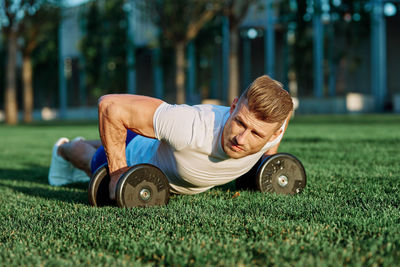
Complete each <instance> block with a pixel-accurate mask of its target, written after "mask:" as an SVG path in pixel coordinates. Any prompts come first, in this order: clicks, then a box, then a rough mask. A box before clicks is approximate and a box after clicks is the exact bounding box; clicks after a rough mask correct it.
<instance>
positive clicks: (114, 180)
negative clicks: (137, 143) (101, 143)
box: [108, 167, 129, 200]
mask: <svg viewBox="0 0 400 267" xmlns="http://www.w3.org/2000/svg"><path fill="white" fill-rule="evenodd" d="M128 169H129V167H124V168H122V169H119V170H117V171H115V172H113V173H111V174H110V184H109V186H108V189H109V193H110V199H113V200H115V197H116V196H115V192H116V191H117V184H118V180H119V178H120V177H121V176H122V175H123V174H124V173H125V172H126V171H128Z"/></svg>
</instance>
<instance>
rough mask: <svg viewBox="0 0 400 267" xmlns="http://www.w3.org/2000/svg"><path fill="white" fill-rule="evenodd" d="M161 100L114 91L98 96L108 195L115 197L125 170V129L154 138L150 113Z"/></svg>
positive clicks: (151, 114)
mask: <svg viewBox="0 0 400 267" xmlns="http://www.w3.org/2000/svg"><path fill="white" fill-rule="evenodd" d="M161 103H162V101H161V100H159V99H156V98H151V97H146V96H139V95H127V94H115V95H105V96H102V97H101V98H100V99H99V132H100V138H101V141H102V143H103V146H104V149H105V151H106V155H107V161H108V168H109V171H110V176H111V177H110V178H111V181H110V187H109V189H110V197H111V198H112V199H114V198H115V187H116V184H117V181H118V179H119V177H120V176H121V175H122V174H123V173H124V172H125V171H126V169H127V163H126V156H125V140H126V131H127V129H130V130H132V131H134V132H135V133H138V134H140V135H143V136H146V137H150V138H155V133H154V127H153V116H154V112H155V111H156V109H157V108H158V106H159V105H160V104H161Z"/></svg>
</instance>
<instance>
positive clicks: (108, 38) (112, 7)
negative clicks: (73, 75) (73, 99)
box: [79, 0, 127, 99]
mask: <svg viewBox="0 0 400 267" xmlns="http://www.w3.org/2000/svg"><path fill="white" fill-rule="evenodd" d="M124 3H125V1H124V0H114V1H104V2H103V1H101V2H100V1H93V2H89V3H88V4H87V8H86V10H85V11H84V12H83V13H82V14H81V15H80V17H81V19H82V22H83V23H82V30H83V32H84V33H85V36H84V37H83V38H82V40H81V42H80V45H79V47H80V50H81V52H82V54H83V57H84V59H85V66H84V70H85V86H86V87H87V89H88V91H89V94H90V96H91V97H90V99H97V98H98V97H99V96H101V95H103V94H105V93H120V92H125V90H126V75H127V74H126V72H127V69H126V43H127V36H126V28H127V19H126V14H125V12H124V10H123V5H124Z"/></svg>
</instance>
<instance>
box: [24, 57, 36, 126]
mask: <svg viewBox="0 0 400 267" xmlns="http://www.w3.org/2000/svg"><path fill="white" fill-rule="evenodd" d="M22 78H23V86H24V122H27V123H29V122H32V110H33V86H32V59H31V56H30V55H26V56H24V62H23V66H22Z"/></svg>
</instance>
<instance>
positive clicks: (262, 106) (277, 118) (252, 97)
mask: <svg viewBox="0 0 400 267" xmlns="http://www.w3.org/2000/svg"><path fill="white" fill-rule="evenodd" d="M244 99H246V100H247V105H248V108H249V110H250V112H253V113H254V114H255V115H256V117H257V118H258V119H260V120H263V121H265V122H271V123H274V122H283V121H284V120H285V119H286V118H287V116H288V115H289V112H290V111H292V110H293V102H292V98H291V96H290V94H289V93H288V92H287V91H286V90H284V89H283V86H282V84H281V83H280V82H278V81H275V80H273V79H271V78H270V77H269V76H267V75H263V76H261V77H258V78H257V79H255V80H254V81H253V82H252V83H251V84H250V86H249V87H247V89H246V90H245V91H244V92H243V94H242V95H241V96H240V99H239V103H240V102H241V101H243V100H244Z"/></svg>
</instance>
